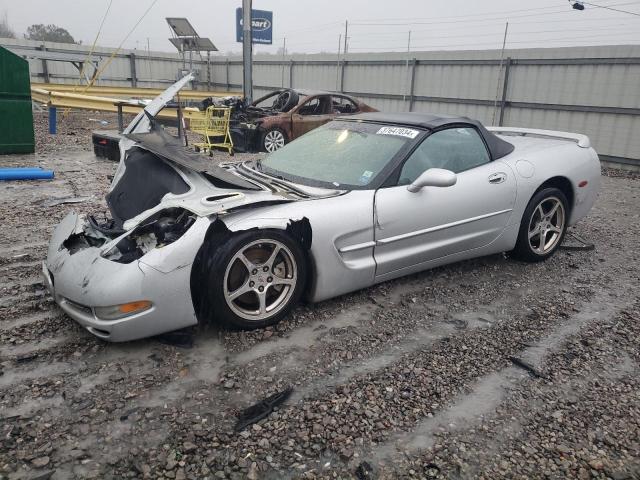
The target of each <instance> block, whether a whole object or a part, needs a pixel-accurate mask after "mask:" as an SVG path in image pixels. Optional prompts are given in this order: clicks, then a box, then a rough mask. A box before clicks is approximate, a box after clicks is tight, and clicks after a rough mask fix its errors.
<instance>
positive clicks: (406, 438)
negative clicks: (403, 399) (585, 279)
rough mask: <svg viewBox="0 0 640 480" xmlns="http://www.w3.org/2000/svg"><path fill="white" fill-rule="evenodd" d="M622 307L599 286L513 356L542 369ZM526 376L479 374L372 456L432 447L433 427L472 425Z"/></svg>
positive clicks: (512, 371)
mask: <svg viewBox="0 0 640 480" xmlns="http://www.w3.org/2000/svg"><path fill="white" fill-rule="evenodd" d="M629 303H632V302H629ZM625 307H626V305H618V306H614V305H612V304H611V303H610V302H608V298H607V295H605V292H604V291H602V290H601V291H599V292H598V293H597V294H596V295H595V296H594V298H593V300H592V301H591V302H590V303H589V304H587V305H584V306H583V307H582V309H581V311H580V312H578V313H575V314H574V315H572V316H571V317H570V318H569V319H567V321H566V322H564V323H562V324H560V326H559V327H557V328H555V329H554V330H552V331H551V332H550V333H549V334H547V335H546V336H545V337H543V338H541V339H540V340H538V341H537V342H536V343H535V345H533V346H531V347H529V348H527V349H525V350H523V351H522V352H521V353H520V354H518V355H517V357H518V358H520V359H522V360H524V361H525V362H527V363H528V364H529V365H531V366H533V367H534V368H535V369H536V370H537V371H539V372H543V371H544V364H545V361H546V359H547V358H548V357H549V356H550V355H551V354H553V353H555V352H557V351H558V349H559V348H560V347H561V346H562V344H563V343H564V342H566V340H567V339H568V338H570V337H571V336H573V335H575V334H577V333H578V332H580V330H581V329H583V328H584V327H586V326H588V325H589V324H590V323H592V322H595V321H597V320H599V319H600V318H602V317H603V316H612V315H614V314H615V312H616V310H621V309H624V308H625ZM528 377H529V375H528V374H527V373H526V372H524V371H523V370H522V369H521V368H516V367H513V366H510V367H506V368H503V369H501V370H499V371H497V372H492V373H490V374H488V375H486V376H484V377H482V378H481V379H480V380H479V381H478V382H476V384H475V385H474V386H473V387H472V389H471V392H470V393H467V394H464V395H462V396H460V397H458V398H457V399H454V401H453V402H452V404H451V406H449V407H448V408H446V409H444V410H441V411H440V412H438V413H437V414H435V415H434V416H433V417H431V418H428V419H426V420H424V421H422V422H421V423H419V424H418V425H417V426H416V427H415V428H414V429H413V431H412V432H409V433H405V434H402V435H399V436H397V437H396V438H395V439H393V440H392V441H391V442H387V443H386V444H385V445H383V446H380V447H377V448H376V449H374V450H373V453H372V458H373V459H374V460H375V461H376V462H378V463H380V462H382V461H386V460H389V459H390V458H391V457H392V456H393V455H397V454H400V453H401V452H409V453H410V454H413V453H416V452H417V451H418V450H425V449H428V448H430V447H432V446H433V444H434V442H435V439H434V433H435V432H436V431H437V430H440V429H446V430H449V431H452V430H453V431H455V430H456V429H468V428H471V427H473V426H474V425H476V424H477V423H479V421H480V420H481V419H482V417H483V416H485V415H488V414H490V413H492V412H493V411H495V409H496V408H497V407H498V405H499V404H500V403H501V402H502V400H503V399H504V397H505V396H506V395H507V394H508V392H509V391H510V390H513V389H515V388H516V387H518V386H519V384H520V382H521V381H522V380H523V379H524V378H528Z"/></svg>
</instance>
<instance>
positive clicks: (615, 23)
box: [0, 0, 640, 54]
mask: <svg viewBox="0 0 640 480" xmlns="http://www.w3.org/2000/svg"><path fill="white" fill-rule="evenodd" d="M112 1H113V3H112V5H111V9H110V11H109V14H108V15H107V17H106V21H105V23H104V27H103V29H102V33H101V35H100V37H99V39H98V44H99V45H103V46H113V47H117V46H118V45H120V43H121V42H122V41H123V39H124V38H125V37H126V35H127V34H128V33H129V32H130V30H131V29H132V28H133V26H134V25H135V24H136V23H137V22H138V20H139V19H140V17H141V16H142V15H143V14H144V12H145V11H146V10H147V9H148V8H149V6H151V5H152V4H153V6H152V7H151V9H150V10H149V12H148V14H147V15H146V16H145V17H144V19H143V20H142V21H141V22H140V24H139V25H138V26H137V28H136V29H135V30H134V31H133V33H132V34H131V35H130V37H129V38H128V40H127V41H126V42H125V43H124V48H138V49H141V50H142V49H144V50H146V48H147V41H148V42H149V45H150V47H151V50H159V51H173V49H174V48H173V46H172V45H171V44H170V43H169V41H168V40H167V39H168V38H169V36H170V30H169V27H168V26H167V24H166V22H165V17H187V18H188V19H189V20H190V21H191V23H192V24H193V25H194V27H195V29H196V30H197V32H198V33H199V34H200V36H203V37H210V38H211V39H212V40H213V42H214V44H215V45H216V46H217V47H218V48H219V50H220V51H221V53H222V54H224V53H226V52H228V51H235V52H240V44H238V43H236V42H235V9H236V8H237V7H239V6H240V5H241V1H240V0H189V1H179V0H156V2H155V4H154V0H112ZM109 2H110V0H83V1H80V0H0V15H3V14H5V13H6V15H7V16H8V20H9V24H10V25H11V26H12V28H13V29H14V30H15V31H16V33H17V34H19V35H21V34H22V33H23V32H24V31H25V30H26V29H27V27H28V26H29V25H31V24H34V23H45V24H49V23H53V24H56V25H58V26H61V27H64V28H66V29H67V30H69V32H70V33H71V35H73V37H74V38H75V39H76V40H81V41H82V43H83V44H92V43H93V41H94V39H95V36H96V34H97V32H98V29H99V26H100V23H101V21H102V19H103V16H104V14H105V11H106V10H107V7H108V5H109ZM590 3H595V4H598V5H606V6H610V7H612V8H618V9H622V10H628V11H632V12H637V13H638V15H639V16H632V15H629V14H624V13H620V12H615V11H611V10H606V9H603V8H595V7H591V6H589V5H586V8H585V10H584V11H577V10H573V9H572V8H571V5H570V4H569V2H568V1H567V0H530V1H525V0H411V1H410V0H392V1H389V0H385V1H379V0H376V1H374V0H321V1H311V0H254V1H253V8H256V9H262V10H271V11H273V16H274V21H273V23H274V39H273V45H271V46H262V45H261V46H257V47H256V48H255V50H254V51H256V52H270V53H274V54H275V53H276V52H278V49H279V48H280V47H282V43H283V38H284V37H286V44H287V51H288V52H291V53H293V52H296V53H298V52H300V53H301V52H308V53H317V52H320V51H325V52H336V51H337V49H338V39H339V35H340V34H344V28H345V25H344V24H345V20H348V21H349V35H348V37H349V47H348V49H349V52H364V51H374V52H381V51H406V49H407V41H408V35H409V34H408V32H409V31H411V50H416V51H417V50H445V49H456V50H463V49H491V48H500V47H501V45H502V37H503V34H504V28H505V22H506V21H509V35H508V38H507V48H524V47H540V46H571V45H581V46H584V45H613V44H640V0H636V1H631V0H593V2H590Z"/></svg>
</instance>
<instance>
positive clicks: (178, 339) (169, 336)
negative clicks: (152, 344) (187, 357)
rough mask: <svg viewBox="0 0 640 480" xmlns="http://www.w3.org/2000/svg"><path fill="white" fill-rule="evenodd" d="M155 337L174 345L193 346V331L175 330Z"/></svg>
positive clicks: (179, 346)
mask: <svg viewBox="0 0 640 480" xmlns="http://www.w3.org/2000/svg"><path fill="white" fill-rule="evenodd" d="M155 339H156V340H157V341H159V342H160V343H162V344H164V345H170V346H172V347H178V348H193V333H192V332H191V331H182V330H176V331H175V332H169V333H163V334H162V335H157V336H156V337H155Z"/></svg>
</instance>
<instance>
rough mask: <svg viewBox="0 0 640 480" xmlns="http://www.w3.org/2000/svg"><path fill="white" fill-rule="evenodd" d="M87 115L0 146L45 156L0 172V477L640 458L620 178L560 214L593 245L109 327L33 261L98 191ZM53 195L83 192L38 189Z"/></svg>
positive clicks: (486, 473) (629, 238)
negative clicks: (62, 305) (86, 322)
mask: <svg viewBox="0 0 640 480" xmlns="http://www.w3.org/2000/svg"><path fill="white" fill-rule="evenodd" d="M89 118H97V119H103V118H104V117H97V116H95V115H91V116H90V115H88V114H75V115H73V114H72V115H70V116H69V117H68V118H67V119H64V121H61V125H60V131H61V132H65V134H64V135H58V136H56V137H51V136H49V135H48V134H47V133H46V119H45V118H40V117H38V118H37V119H36V121H37V124H36V132H37V138H38V140H37V146H38V153H36V154H35V155H32V156H5V157H0V164H2V165H3V166H18V165H41V166H43V167H48V168H53V169H54V170H55V171H56V178H55V180H53V181H50V182H12V183H5V184H2V185H0V195H1V197H2V199H3V200H4V201H3V202H1V203H0V224H1V225H2V227H3V235H2V237H1V238H0V297H1V299H2V301H1V302H0V416H1V418H2V421H1V422H0V478H10V479H17V478H25V479H27V478H29V479H33V478H40V479H45V478H53V479H66V478H114V479H116V478H117V479H120V478H169V479H185V478H190V479H191V478H193V479H196V478H210V479H217V478H229V479H243V478H248V479H258V478H265V479H280V478H309V479H312V478H313V479H315V478H357V479H369V478H380V479H395V478H484V479H495V478H552V479H555V478H558V479H560V478H585V479H587V478H603V479H604V478H613V479H616V480H617V479H625V478H628V479H632V478H640V376H639V375H638V365H639V364H640V347H639V346H638V338H640V323H639V321H638V320H639V319H640V299H639V298H638V293H637V285H638V281H639V280H640V268H639V265H638V260H637V255H636V253H635V249H634V248H632V247H633V246H634V245H637V243H638V240H637V239H638V236H639V235H640V222H639V220H640V219H639V216H640V213H639V212H640V183H639V182H638V177H637V176H635V175H627V174H619V173H618V172H616V171H605V172H604V173H605V175H604V177H603V188H602V192H601V193H600V196H599V199H598V202H597V203H596V206H595V207H594V209H593V211H592V213H591V214H590V216H589V217H588V218H586V219H584V220H583V221H582V222H581V223H580V224H579V225H577V226H576V228H575V229H574V231H575V233H577V234H579V235H580V236H582V237H584V238H586V239H588V240H589V241H591V242H594V243H595V245H596V249H595V251H572V250H564V249H563V250H560V251H559V252H558V253H557V254H556V256H555V257H554V258H553V259H552V260H550V261H547V262H545V263H542V264H535V265H530V264H523V263H519V262H516V261H513V260H510V259H508V258H506V257H505V256H504V255H494V256H490V257H485V258H481V259H477V260H473V261H467V262H462V263H458V264H455V265H450V266H447V267H443V268H438V269H434V270H431V271H428V272H424V273H420V274H417V275H412V276H409V277H406V278H403V279H399V280H395V281H391V282H387V283H384V284H381V285H378V286H375V287H372V288H369V289H366V290H363V291H360V292H356V293H353V294H349V295H345V296H343V297H340V298H337V299H333V300H330V301H326V302H322V303H320V304H316V305H301V306H300V307H298V308H296V309H295V311H294V312H293V314H292V315H291V316H290V317H289V318H287V319H286V320H284V321H283V322H282V323H281V324H279V325H278V326H277V327H275V328H267V329H264V330H257V331H253V332H229V331H224V330H219V329H217V328H216V327H215V326H207V327H202V328H200V329H199V331H198V332H197V335H196V337H195V342H194V346H193V348H177V347H174V346H168V345H164V344H161V343H160V342H158V341H157V340H154V339H149V340H144V341H138V342H132V343H128V344H107V343H104V342H102V341H100V340H99V339H97V338H95V337H93V336H91V335H90V334H88V333H87V332H85V331H84V330H82V329H81V328H80V327H78V326H77V325H76V324H75V323H74V322H73V321H71V320H70V319H68V318H67V317H65V315H64V314H63V313H62V312H61V311H60V310H59V309H58V308H57V307H56V306H55V304H54V303H53V302H52V299H51V298H50V296H49V295H48V294H47V293H46V292H45V289H44V286H43V284H42V281H41V279H40V276H39V271H40V262H41V260H42V258H43V257H44V256H45V250H46V243H47V240H48V237H49V235H50V233H51V231H52V229H53V228H54V226H55V225H56V224H57V223H58V222H59V221H60V219H62V218H63V217H64V215H66V213H67V212H68V211H70V210H73V209H76V210H82V211H92V212H96V211H97V212H100V211H104V210H105V209H106V206H105V204H104V201H103V196H104V194H105V192H106V189H107V188H108V177H109V176H110V175H112V174H113V172H114V170H115V164H114V163H111V162H108V161H103V160H99V159H96V158H95V157H93V154H92V153H91V152H90V150H91V147H90V143H89V139H90V132H91V130H92V129H93V128H100V125H99V124H98V125H96V126H94V123H97V122H91V121H90V120H89ZM113 121H114V122H115V117H114V120H113ZM227 158H228V157H226V155H224V154H217V155H216V157H215V158H214V160H217V159H227ZM234 158H235V159H241V158H243V156H242V155H237V156H236V157H234ZM69 196H86V197H89V199H88V200H87V201H85V202H84V203H81V204H76V205H59V206H54V207H46V206H45V205H44V202H46V201H47V200H51V199H55V198H61V197H69ZM569 240H570V239H569ZM287 386H293V389H294V390H293V395H292V396H291V398H290V399H289V400H288V401H287V402H286V403H285V404H284V405H282V406H281V407H280V408H279V409H278V410H277V411H275V412H274V413H273V414H272V415H270V416H269V417H268V418H266V419H264V420H262V421H261V422H259V423H258V424H255V425H253V426H252V427H248V428H247V429H246V430H244V431H242V432H240V433H235V432H234V431H233V426H234V423H235V420H236V415H237V413H238V411H239V410H242V409H243V408H246V407H247V406H250V405H251V404H253V403H255V402H257V401H259V400H261V399H263V398H264V397H266V396H267V395H269V394H272V393H274V392H277V391H281V390H283V389H284V388H286V387H287Z"/></svg>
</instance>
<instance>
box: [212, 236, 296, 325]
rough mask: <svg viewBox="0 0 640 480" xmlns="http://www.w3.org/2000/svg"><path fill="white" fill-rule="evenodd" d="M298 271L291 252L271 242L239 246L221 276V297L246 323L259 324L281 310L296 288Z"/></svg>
mask: <svg viewBox="0 0 640 480" xmlns="http://www.w3.org/2000/svg"><path fill="white" fill-rule="evenodd" d="M297 276H298V268H297V265H296V261H295V257H294V255H293V253H291V250H289V248H288V247H287V246H286V245H284V244H283V243H281V242H279V241H277V240H273V239H260V240H256V241H254V242H251V243H249V244H247V245H245V246H244V247H242V248H241V249H240V250H239V251H238V252H237V253H236V254H235V255H234V256H233V257H232V258H231V260H230V261H229V264H228V265H227V269H226V271H225V275H224V298H225V300H226V302H227V305H228V306H229V308H230V309H231V310H232V311H233V312H234V313H235V314H236V315H238V316H240V317H242V318H244V319H246V320H256V321H261V320H264V319H266V318H269V317H272V316H273V315H275V314H276V313H278V312H279V311H280V310H282V309H283V308H284V307H285V306H286V305H287V303H288V302H289V300H290V299H291V297H292V295H293V292H294V290H295V287H296V282H297Z"/></svg>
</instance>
